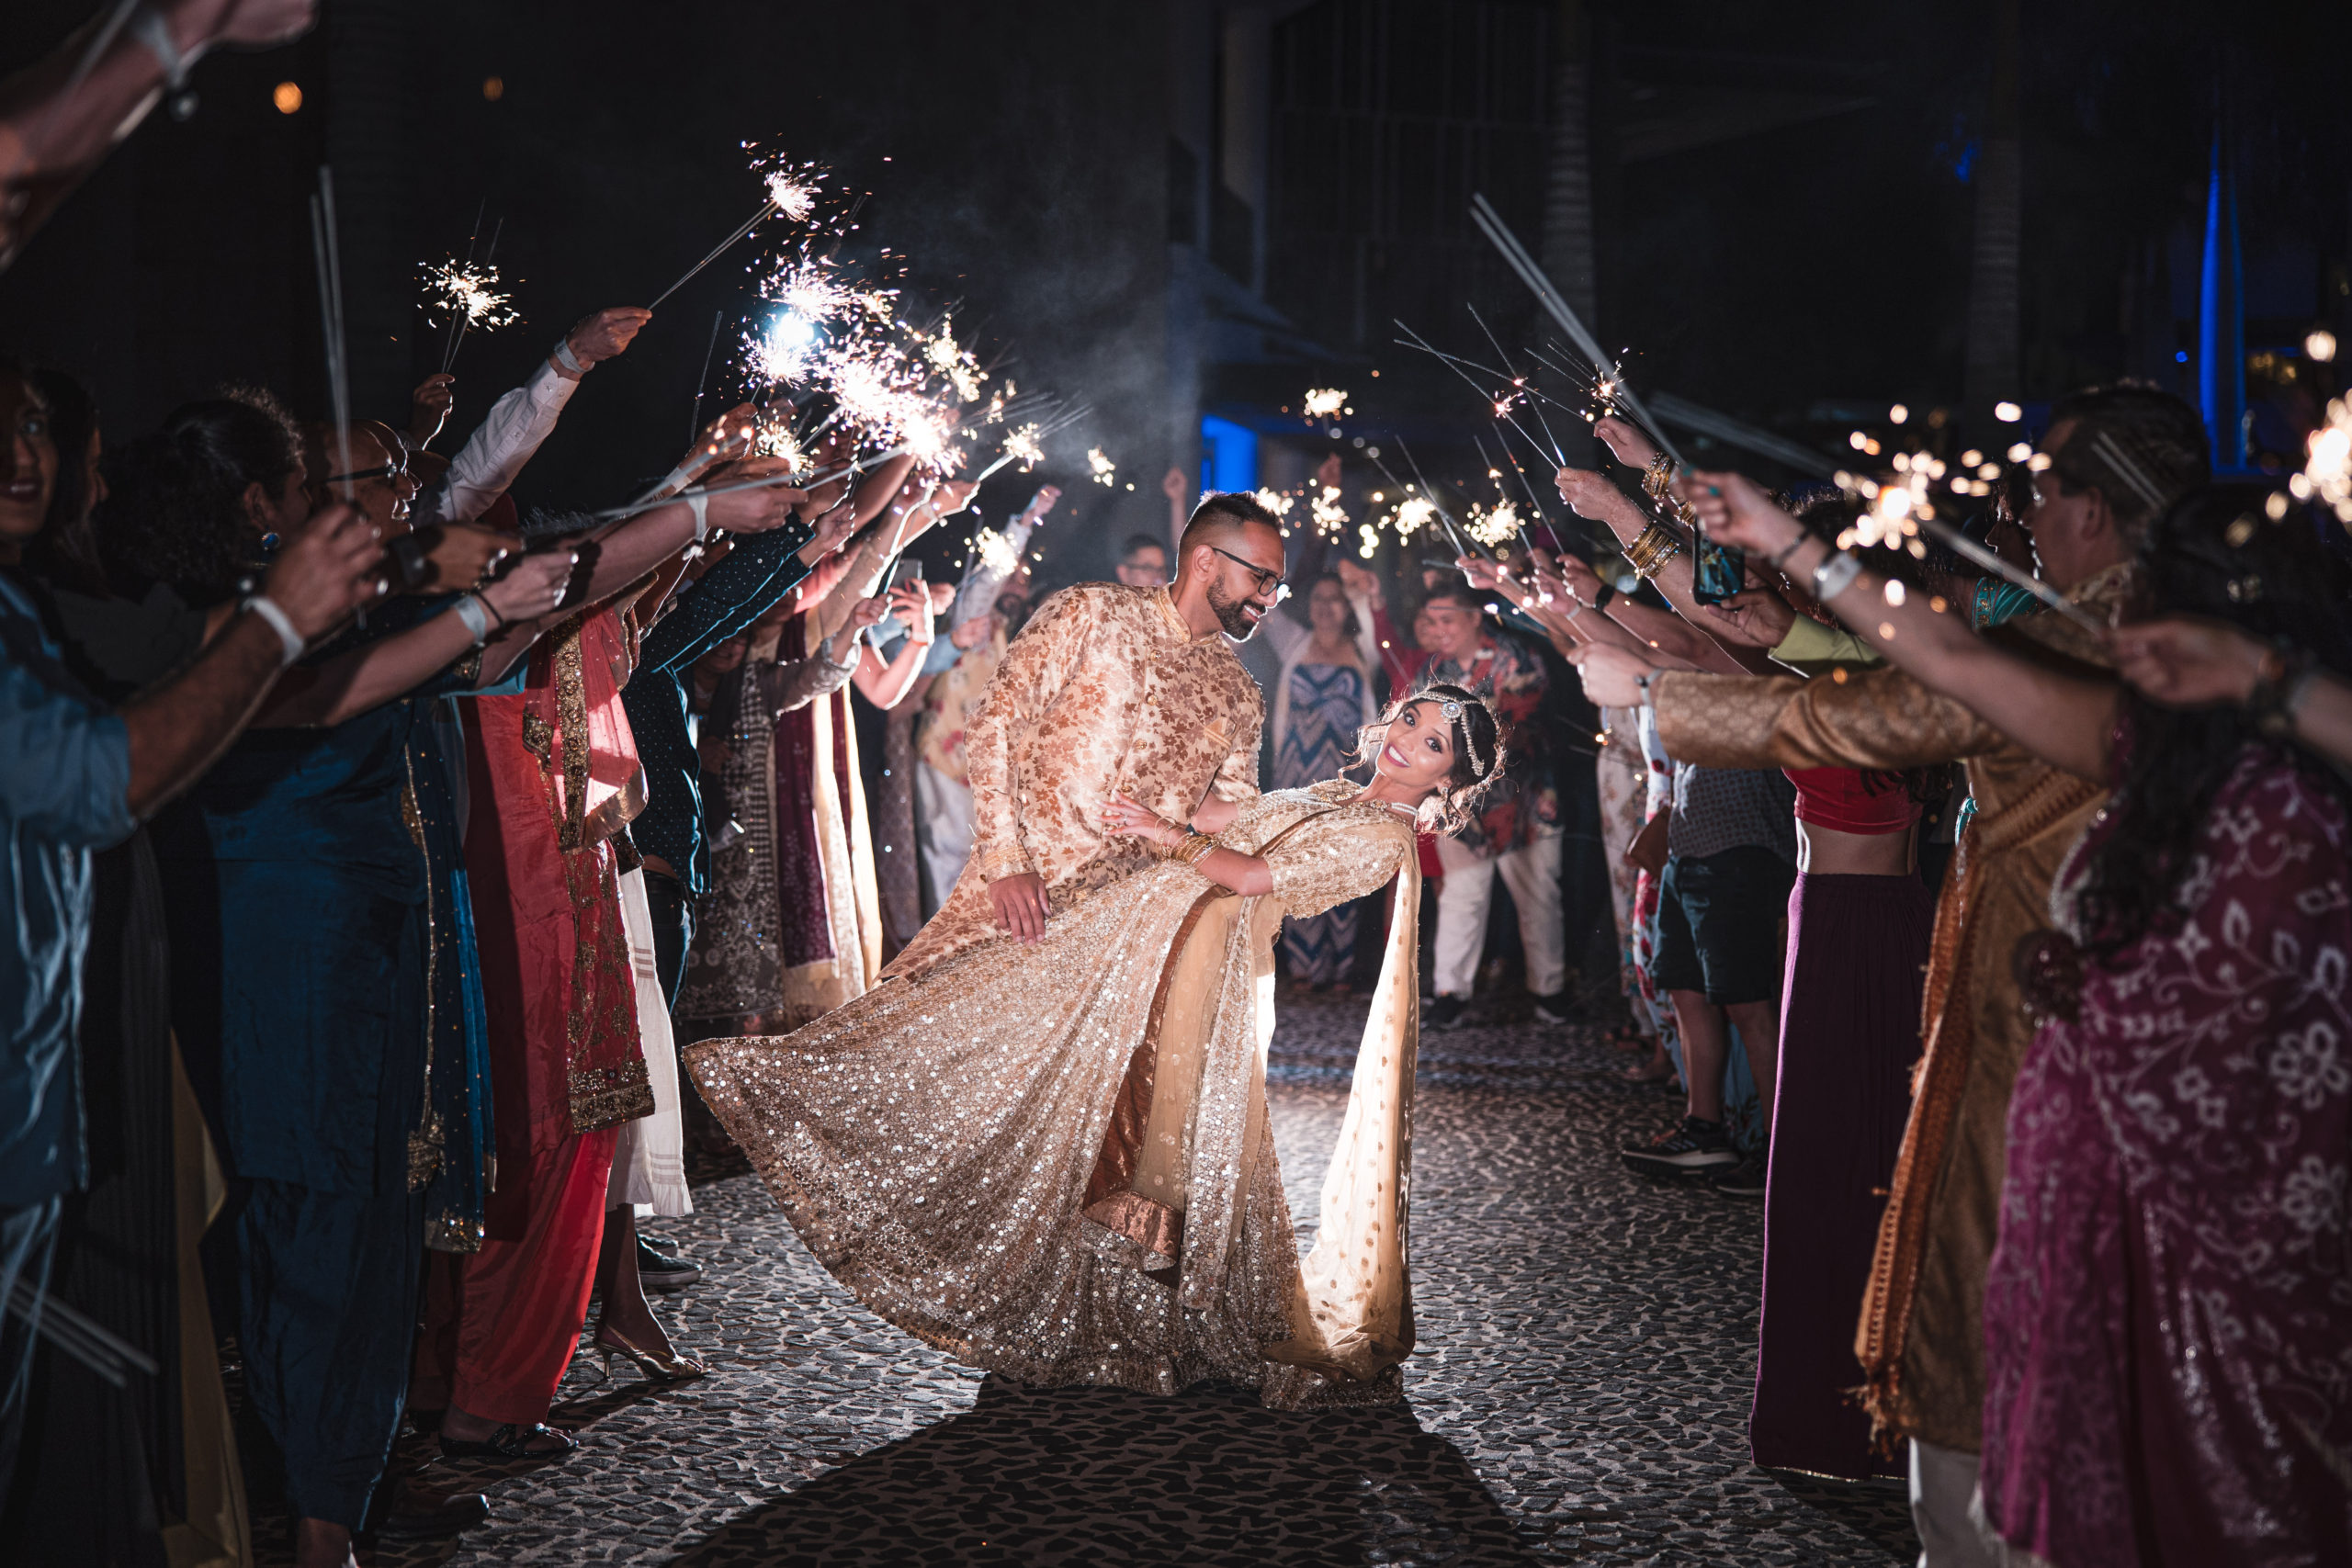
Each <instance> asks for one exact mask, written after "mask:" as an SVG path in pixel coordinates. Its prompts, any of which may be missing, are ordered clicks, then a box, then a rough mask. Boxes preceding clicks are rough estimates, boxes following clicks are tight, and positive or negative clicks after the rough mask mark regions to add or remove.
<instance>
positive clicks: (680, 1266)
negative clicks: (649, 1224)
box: [637, 1235, 702, 1291]
mask: <svg viewBox="0 0 2352 1568" xmlns="http://www.w3.org/2000/svg"><path fill="white" fill-rule="evenodd" d="M701 1278H702V1268H701V1266H700V1265H699V1264H695V1263H689V1262H688V1261H686V1260H685V1259H684V1258H672V1257H669V1256H667V1255H666V1254H664V1253H662V1251H660V1250H659V1249H658V1248H656V1247H654V1245H653V1244H652V1243H651V1242H650V1241H648V1240H646V1239H645V1237H643V1236H642V1235H640V1236H639V1237H638V1238H637V1280H638V1283H639V1284H640V1285H642V1286H644V1287H645V1288H646V1289H647V1290H649V1291H683V1290H684V1289H685V1288H686V1287H687V1286H688V1285H691V1284H693V1283H695V1281H696V1280H700V1279H701Z"/></svg>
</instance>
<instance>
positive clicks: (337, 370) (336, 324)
mask: <svg viewBox="0 0 2352 1568" xmlns="http://www.w3.org/2000/svg"><path fill="white" fill-rule="evenodd" d="M311 261H312V262H313V263H314V264H315V265H316V266H317V269H318V276H319V325H320V329H321V335H322V337H323V338H324V339H325V341H326V355H327V391H328V395H329V397H330V398H331V399H332V400H333V403H334V449H335V459H336V462H335V471H336V472H337V473H342V474H347V473H349V472H351V372H350V361H349V360H348V359H347V358H345V350H344V336H343V250H342V247H341V246H340V244H338V243H337V241H336V238H335V220H334V170H333V169H331V168H329V167H327V165H325V164H320V165H319V188H318V189H317V191H316V192H314V193H313V194H312V195H311ZM345 494H346V495H348V494H349V491H348V489H347V488H346V490H345Z"/></svg>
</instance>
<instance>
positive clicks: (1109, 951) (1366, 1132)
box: [686, 782, 1420, 1407]
mask: <svg viewBox="0 0 2352 1568" xmlns="http://www.w3.org/2000/svg"><path fill="white" fill-rule="evenodd" d="M1359 793H1360V792H1359V790H1358V788H1357V786H1356V785H1354V784H1347V783H1343V782H1331V783H1326V784H1316V785H1313V786H1311V787H1309V788H1306V789H1299V790H1283V791H1277V792H1275V793H1273V794H1270V795H1261V796H1259V797H1257V798H1255V799H1253V800H1250V801H1249V802H1247V803H1245V804H1244V805H1243V806H1242V807H1241V809H1240V812H1239V814H1238V816H1237V817H1236V818H1235V819H1234V821H1233V823H1232V824H1231V826H1229V827H1228V828H1227V829H1226V830H1225V831H1224V832H1222V833H1220V834H1219V835H1217V837H1218V841H1219V842H1221V843H1223V844H1225V845H1227V847H1229V848H1232V849H1236V850H1239V851H1242V852H1247V853H1253V854H1261V855H1262V856H1263V857H1264V858H1265V860H1266V862H1267V864H1268V867H1269V869H1270V870H1271V872H1272V877H1273V884H1274V890H1273V891H1272V893H1270V894H1266V895H1263V896H1261V897H1238V896H1235V895H1233V894H1231V893H1228V892H1227V891H1226V890H1225V889H1223V888H1220V887H1217V886H1215V885H1214V884H1212V883H1210V882H1209V881H1208V880H1207V879H1206V878H1205V877H1204V876H1202V875H1201V874H1199V873H1198V872H1196V871H1194V870H1193V869H1192V868H1190V867H1189V866H1185V865H1182V864H1179V863H1172V862H1170V863H1157V864H1153V865H1151V866H1149V867H1148V868H1146V869H1144V870H1142V871H1139V872H1136V874H1133V875H1131V876H1128V877H1126V878H1125V879H1124V880H1122V881H1119V882H1116V883H1114V884H1112V885H1111V886H1106V887H1104V888H1103V889H1101V890H1100V891H1098V892H1096V893H1094V894H1093V895H1092V896H1091V897H1085V898H1083V899H1081V900H1080V901H1078V902H1076V903H1075V904H1073V905H1071V906H1070V907H1069V908H1062V909H1057V912H1056V913H1055V915H1054V917H1053V919H1052V920H1051V921H1050V922H1049V924H1048V926H1047V928H1046V935H1045V938H1044V939H1043V940H1042V941H1040V942H1037V943H1036V944H1035V945H1034V946H1023V945H1022V944H1020V943H1018V942H1013V941H1012V940H1011V939H1010V938H1000V939H997V940H993V941H989V942H982V943H980V944H979V945H978V946H975V947H971V948H968V949H966V950H964V951H962V952H959V953H955V954H953V955H952V956H950V957H948V958H946V959H944V961H942V962H941V963H939V964H936V965H935V966H933V967H931V968H928V969H926V970H923V971H922V973H920V974H916V975H912V976H904V977H899V978H893V979H890V980H888V981H886V982H885V983H884V984H882V985H881V986H880V987H876V989H875V990H873V991H870V992H868V993H867V994H866V995H865V996H863V997H860V998H857V999H856V1000H854V1001H853V1002H850V1003H849V1004H848V1005H846V1006H844V1007H842V1008H840V1009H838V1010H835V1011H833V1012H831V1013H829V1014H827V1015H826V1016H825V1017H823V1018H821V1019H819V1020H818V1021H816V1022H814V1023H812V1024H809V1026H808V1027H806V1028H805V1029H802V1030H800V1031H798V1032H796V1033H793V1034H789V1035H786V1036H783V1037H781V1038H768V1039H759V1038H751V1039H726V1040H707V1041H704V1042H702V1043H699V1044H696V1045H695V1046H693V1047H691V1048H690V1049H689V1050H688V1052H687V1053H686V1062H687V1066H688V1067H689V1069H690V1070H691V1071H692V1072H693V1074H694V1077H695V1082H696V1083H697V1084H699V1085H700V1086H701V1089H702V1092H703V1096H704V1098H705V1099H706V1100H708V1101H709V1103H710V1105H711V1108H712V1109H713V1110H714V1111H717V1112H718V1117H719V1120H720V1121H721V1122H725V1123H726V1125H727V1129H728V1131H729V1132H730V1133H732V1134H734V1135H735V1138H736V1140H737V1142H739V1143H741V1145H743V1147H744V1148H745V1149H746V1150H747V1151H748V1152H749V1153H750V1155H751V1157H752V1165H753V1167H754V1168H756V1169H757V1170H758V1172H759V1174H760V1176H761V1178H762V1179H763V1180H764V1181H765V1182H766V1183H767V1185H768V1188H769V1190H771V1191H773V1192H774V1193H775V1197H776V1200H777V1201H778V1202H779V1203H780V1204H781V1205H782V1206H783V1208H784V1212H785V1213H786V1215H788V1216H789V1217H790V1219H791V1221H792V1223H793V1225H794V1226H795V1227H796V1228H797V1230H798V1231H799V1233H800V1235H801V1236H802V1238H803V1239H804V1240H805V1241H807V1242H808V1244H809V1249H810V1250H811V1251H813V1252H814V1253H815V1254H816V1255H817V1258H818V1259H819V1261H820V1262H822V1263H823V1264H824V1265H825V1267H826V1268H827V1269H830V1270H831V1272H832V1273H833V1275H834V1277H835V1278H837V1279H839V1280H841V1281H842V1283H843V1284H845V1285H847V1286H848V1287H849V1288H850V1289H851V1290H852V1291H853V1292H855V1293H856V1295H857V1296H858V1298H859V1299H860V1300H861V1301H863V1302H865V1303H866V1305H868V1306H869V1307H871V1308H873V1309H874V1310H875V1311H876V1312H877V1313H879V1314H881V1315H882V1316H884V1317H886V1318H888V1319H889V1320H890V1322H892V1323H894V1324H896V1325H899V1327H900V1328H903V1329H905V1330H906V1331H907V1332H908V1333H910V1334H912V1335H914V1336H915V1337H918V1338H920V1339H922V1340H923V1341H925V1342H926V1343H928V1344H931V1345H933V1346H936V1347H938V1348H941V1349H944V1350H946V1351H948V1352H950V1353H951V1354H953V1355H955V1356H956V1357H957V1358H958V1359H962V1360H965V1361H967V1362H968V1363H970V1364H971V1365H974V1366H978V1367H981V1368H984V1369H986V1370H988V1371H996V1372H1001V1373H1003V1374H1005V1375H1006V1376H1009V1377H1012V1378H1014V1379H1016V1380H1018V1381H1020V1382H1027V1383H1034V1384H1057V1383H1073V1382H1086V1383H1113V1384H1117V1385H1119V1386H1122V1387H1125V1388H1132V1389H1137V1390H1141V1391H1144V1392H1147V1393H1173V1392H1174V1391H1176V1390H1177V1389H1179V1388H1182V1387H1183V1386H1184V1385H1185V1384H1187V1383H1190V1382H1195V1381H1198V1380H1200V1379H1203V1378H1212V1377H1214V1378H1224V1379H1228V1380H1231V1381H1234V1382H1242V1383H1245V1384H1250V1385H1254V1386H1257V1387H1258V1388H1259V1389H1260V1390H1261V1398H1262V1399H1263V1400H1264V1401H1265V1403H1267V1404H1273V1405H1281V1406H1284V1407H1297V1406H1299V1405H1303V1404H1334V1403H1344V1404H1357V1403H1375V1402H1381V1401H1385V1400H1393V1399H1395V1398H1396V1397H1397V1394H1398V1392H1399V1389H1400V1387H1401V1384H1400V1382H1399V1379H1398V1376H1397V1363H1398V1362H1399V1361H1401V1360H1403V1359H1404V1358H1405V1357H1406V1356H1407V1355H1408V1353H1409V1352H1410V1351H1411V1349H1412V1348H1413V1311H1412V1295H1411V1289H1410V1282H1409V1280H1408V1274H1407V1264H1406V1251H1407V1247H1406V1242H1407V1237H1406V1211H1407V1198H1408V1183H1409V1179H1410V1172H1411V1158H1412V1086H1413V1058H1414V1053H1415V1047H1416V1045H1417V1043H1418V1040H1419V1022H1418V1018H1417V993H1418V991H1419V986H1418V983H1417V976H1416V973H1415V971H1416V966H1417V963H1418V932H1417V931H1416V925H1417V916H1418V910H1419V881H1420V877H1419V866H1418V864H1417V862H1416V859H1415V855H1414V836H1413V830H1412V828H1411V827H1410V826H1409V825H1408V823H1406V822H1405V821H1403V820H1402V819H1401V818H1398V817H1397V815H1395V814H1394V813H1393V812H1391V811H1390V810H1389V809H1388V808H1386V807H1382V806H1380V805H1378V804H1376V803H1373V802H1369V801H1363V800H1361V799H1359ZM1391 878H1398V879H1399V886H1398V887H1397V898H1396V900H1395V906H1394V908H1395V913H1394V914H1393V916H1392V918H1391V919H1390V923H1389V931H1388V942H1387V951H1386V955H1385V959H1384V961H1383V964H1382V966H1381V974H1380V983H1379V986H1378V987H1377V988H1376V990H1375V991H1374V996H1373V1001H1372V1010H1371V1016H1370V1018H1369V1020H1368V1021H1367V1022H1366V1024H1365V1028H1364V1036H1363V1048H1362V1050H1361V1052H1360V1053H1359V1055H1358V1057H1357V1061H1356V1070H1355V1081H1354V1088H1353V1092H1352V1093H1351V1096H1350V1098H1349V1101H1348V1111H1347V1116H1346V1120H1345V1122H1344V1123H1343V1125H1342V1127H1341V1130H1340V1141H1339V1146H1338V1147H1337V1149H1336V1150H1335V1151H1334V1153H1333V1155H1332V1160H1331V1166H1330V1169H1329V1175H1328V1177H1327V1178H1326V1179H1325V1182H1324V1186H1323V1198H1322V1221H1321V1225H1320V1227H1319V1231H1318V1234H1317V1241H1316V1246H1315V1249H1314V1251H1313V1252H1312V1253H1311V1254H1310V1255H1309V1256H1308V1257H1307V1258H1306V1259H1305V1260H1304V1261H1303V1262H1302V1260H1301V1259H1300V1258H1299V1256H1298V1247H1297V1242H1296V1240H1295V1236H1294V1234H1293V1232H1292V1229H1291V1219H1290V1209H1289V1206H1288V1204H1287V1203H1286V1202H1285V1201H1284V1200H1283V1189H1282V1180H1281V1175H1280V1171H1279V1169H1278V1168H1277V1165H1276V1161H1275V1156H1274V1145H1273V1138H1272V1133H1271V1131H1270V1129H1269V1127H1268V1124H1267V1120H1266V1072H1265V1052H1266V1044H1267V1042H1268V1041H1269V1040H1270V1039H1271V1038H1272V1033H1273V1005H1272V1002H1273V969H1272V947H1273V942H1274V937H1275V934H1276V932H1277V931H1278V930H1279V928H1280V926H1281V923H1282V917H1283V915H1284V914H1285V913H1290V914H1300V915H1313V914H1317V913H1319V912H1320V911H1322V910H1324V909H1327V908H1331V907H1332V906H1333V905H1336V904H1339V903H1340V902H1343V901H1344V900H1347V899H1351V898H1357V897H1363V895H1364V894H1367V893H1370V892H1373V891H1375V890H1377V889H1378V888H1380V887H1381V886H1384V885H1385V884H1386V883H1387V882H1388V881H1389V880H1390V879H1391Z"/></svg>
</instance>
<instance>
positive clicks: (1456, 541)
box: [1384, 436, 1476, 556]
mask: <svg viewBox="0 0 2352 1568" xmlns="http://www.w3.org/2000/svg"><path fill="white" fill-rule="evenodd" d="M1397 451H1399V452H1401V453H1403V454H1404V455H1405V466H1406V467H1407V468H1410V469H1412V470H1413V479H1414V482H1415V483H1417V484H1419V486H1420V487H1421V494H1422V495H1424V496H1426V497H1428V498H1429V503H1430V505H1431V506H1433V507H1435V508H1436V509H1437V517H1438V521H1439V522H1441V523H1442V524H1444V525H1445V536H1446V537H1447V538H1449V539H1451V540H1453V547H1454V552H1455V553H1456V554H1458V555H1465V556H1466V555H1475V554H1476V551H1474V550H1472V549H1471V548H1470V542H1469V541H1468V540H1467V539H1464V537H1463V536H1462V530H1461V528H1460V527H1458V526H1457V525H1455V523H1454V521H1453V513H1451V512H1448V511H1447V510H1446V509H1445V503H1444V502H1442V501H1440V500H1438V498H1437V491H1433V490H1431V489H1430V481H1429V480H1428V479H1423V478H1422V477H1421V466H1420V464H1419V463H1417V462H1415V461H1414V460H1413V449H1412V448H1411V447H1409V446H1406V445H1405V440H1404V437H1402V436H1399V437H1397ZM1384 472H1385V470H1384Z"/></svg>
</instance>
